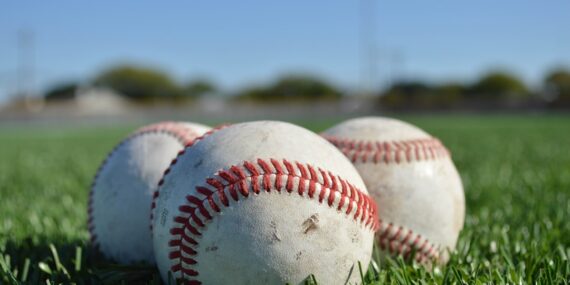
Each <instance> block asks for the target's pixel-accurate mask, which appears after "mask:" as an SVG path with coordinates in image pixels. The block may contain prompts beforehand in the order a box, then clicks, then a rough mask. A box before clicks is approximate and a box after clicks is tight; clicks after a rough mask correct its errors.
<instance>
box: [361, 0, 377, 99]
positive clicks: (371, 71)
mask: <svg viewBox="0 0 570 285" xmlns="http://www.w3.org/2000/svg"><path fill="white" fill-rule="evenodd" d="M375 1H376V0H360V54H359V55H360V93H361V94H363V95H367V96H369V95H371V94H372V93H373V92H374V90H375V89H376V88H378V86H376V83H377V80H376V74H377V63H378V53H377V50H376V49H377V44H376V5H375V4H376V3H375Z"/></svg>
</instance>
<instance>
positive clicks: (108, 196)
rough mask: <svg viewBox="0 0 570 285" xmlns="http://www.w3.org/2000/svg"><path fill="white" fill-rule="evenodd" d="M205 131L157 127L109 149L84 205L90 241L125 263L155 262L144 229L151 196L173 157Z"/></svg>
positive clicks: (180, 126) (171, 125)
mask: <svg viewBox="0 0 570 285" xmlns="http://www.w3.org/2000/svg"><path fill="white" fill-rule="evenodd" d="M208 130H209V127H206V126H203V125H199V124H192V123H182V122H162V123H157V124H153V125H148V126H145V127H143V128H141V129H139V130H137V131H136V132H134V133H133V134H131V135H130V136H129V137H128V138H126V139H125V140H123V141H122V142H120V143H119V144H118V145H117V146H116V147H115V148H114V149H113V150H112V151H111V153H110V154H109V155H108V156H107V158H106V159H105V161H104V162H103V163H102V165H101V166H100V168H99V171H98V172H97V174H96V176H95V179H94V180H93V184H92V187H91V192H90V193H89V202H88V203H89V205H88V217H89V218H88V219H89V220H88V227H89V232H90V235H91V241H92V243H93V244H94V246H96V247H97V248H98V249H99V250H100V251H101V252H102V253H103V255H105V256H106V257H107V258H110V259H112V260H115V261H117V262H119V263H123V264H130V263H135V262H146V263H150V264H154V256H153V252H152V241H151V233H150V229H149V225H148V217H149V215H150V205H151V200H152V194H153V192H154V190H155V189H156V186H157V184H158V181H159V180H160V177H161V176H162V173H163V171H164V170H165V169H166V168H167V167H168V165H169V164H170V162H171V160H172V159H173V158H174V157H176V154H177V153H178V152H179V151H180V150H182V149H183V148H184V146H185V145H186V144H188V143H190V142H192V141H193V140H194V139H195V138H196V137H198V136H200V135H202V134H203V133H205V132H206V131H208Z"/></svg>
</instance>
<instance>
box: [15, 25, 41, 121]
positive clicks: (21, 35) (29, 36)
mask: <svg viewBox="0 0 570 285" xmlns="http://www.w3.org/2000/svg"><path fill="white" fill-rule="evenodd" d="M34 48H35V46H34V33H33V31H31V30H24V29H22V30H20V31H19V32H18V71H17V89H18V96H19V97H20V98H22V99H23V101H24V102H25V105H26V109H27V111H31V112H37V111H40V110H41V109H42V108H43V106H44V102H43V98H39V97H37V96H35V95H36V94H35V93H36V90H35V84H34V83H35V82H34V80H35V64H34V63H35V58H34V52H35V49H34Z"/></svg>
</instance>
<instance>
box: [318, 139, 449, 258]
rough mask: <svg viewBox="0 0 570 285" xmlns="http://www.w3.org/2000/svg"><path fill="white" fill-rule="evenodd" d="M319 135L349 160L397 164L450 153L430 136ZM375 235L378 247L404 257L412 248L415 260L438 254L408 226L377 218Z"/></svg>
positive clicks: (435, 248)
mask: <svg viewBox="0 0 570 285" xmlns="http://www.w3.org/2000/svg"><path fill="white" fill-rule="evenodd" d="M323 137H324V138H325V139H327V140H328V141H329V142H330V143H332V144H333V145H334V146H336V147H337V148H338V149H339V150H340V151H341V152H342V153H343V154H344V155H345V156H346V157H348V158H349V159H350V160H351V161H352V162H353V163H363V164H365V163H374V164H379V163H385V164H390V163H394V162H395V163H397V164H399V163H404V162H408V163H410V162H415V161H422V160H424V161H427V160H435V159H438V158H443V157H449V156H450V152H449V151H448V150H447V148H445V146H444V145H443V144H442V143H441V141H440V140H438V139H437V138H433V137H430V138H425V139H413V140H400V141H366V140H358V139H348V138H339V137H335V136H328V135H323ZM377 236H378V244H379V245H380V248H381V249H382V250H387V251H388V252H390V253H391V254H398V255H402V256H403V257H404V258H408V257H409V255H410V254H411V253H412V252H415V259H416V261H418V262H427V261H429V260H437V259H438V258H439V250H438V246H436V245H435V244H433V243H431V242H430V241H429V240H428V239H426V238H425V237H423V236H422V235H420V234H416V233H414V231H413V230H411V229H407V228H404V227H401V226H396V225H394V224H393V223H384V222H382V221H380V227H379V230H378V233H377Z"/></svg>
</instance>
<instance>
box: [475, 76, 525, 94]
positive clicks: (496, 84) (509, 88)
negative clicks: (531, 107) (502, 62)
mask: <svg viewBox="0 0 570 285" xmlns="http://www.w3.org/2000/svg"><path fill="white" fill-rule="evenodd" d="M469 93H471V94H472V96H477V97H481V98H488V99H497V98H501V97H503V98H505V97H506V98H524V97H528V95H530V93H529V91H528V89H527V88H526V86H525V84H524V83H523V82H522V81H521V80H520V79H518V78H517V77H516V76H515V75H513V74H510V73H508V72H504V71H495V72H491V73H489V74H487V75H485V76H483V77H482V78H481V79H479V81H477V82H476V83H475V84H474V85H473V86H472V87H471V88H470V90H469Z"/></svg>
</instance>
